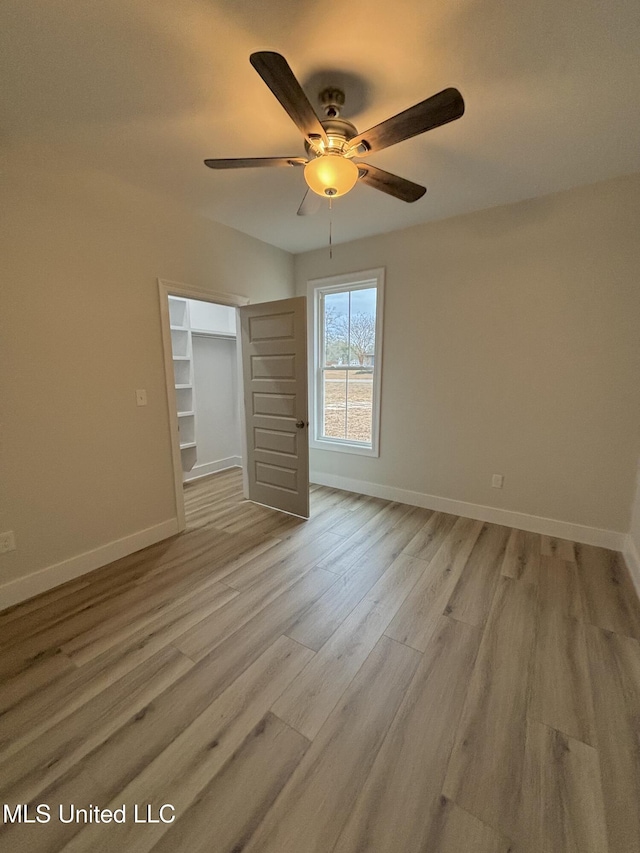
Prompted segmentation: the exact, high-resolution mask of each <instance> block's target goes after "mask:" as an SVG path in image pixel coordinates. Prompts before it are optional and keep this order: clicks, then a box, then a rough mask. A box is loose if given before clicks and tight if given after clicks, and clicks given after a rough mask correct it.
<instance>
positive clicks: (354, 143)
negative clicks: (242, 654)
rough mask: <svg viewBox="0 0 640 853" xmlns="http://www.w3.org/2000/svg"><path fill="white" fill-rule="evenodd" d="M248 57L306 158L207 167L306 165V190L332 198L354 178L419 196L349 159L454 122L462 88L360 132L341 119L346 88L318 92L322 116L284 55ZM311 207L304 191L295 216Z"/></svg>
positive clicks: (215, 162)
mask: <svg viewBox="0 0 640 853" xmlns="http://www.w3.org/2000/svg"><path fill="white" fill-rule="evenodd" d="M250 62H251V64H252V65H253V67H254V68H255V69H256V71H257V72H258V74H259V75H260V77H262V79H263V81H264V82H265V83H266V84H267V86H268V87H269V88H270V89H271V91H272V92H273V94H274V95H275V97H276V98H277V99H278V101H279V102H280V104H281V105H282V106H283V107H284V109H285V111H286V112H287V114H288V115H289V117H290V118H291V120H292V121H293V123H294V124H295V125H296V127H297V128H298V130H300V132H301V133H302V135H303V136H304V138H305V149H306V152H307V156H308V157H309V158H310V159H308V160H305V159H304V158H301V157H254V158H251V157H249V158H242V159H210V160H205V161H204V162H205V164H206V165H207V166H208V167H209V168H210V169H238V168H250V167H264V166H304V178H305V181H306V183H307V185H308V187H309V189H310V190H312V191H313V192H314V193H316V194H317V195H318V196H320V197H322V198H328V199H330V200H331V199H333V198H338V197H339V196H343V195H346V194H347V193H348V192H350V191H351V190H352V189H353V188H354V187H355V185H356V184H357V183H358V181H361V182H362V183H364V184H367V185H368V186H370V187H373V188H374V189H377V190H381V191H382V192H384V193H386V194H387V195H391V196H393V197H394V198H398V199H400V200H401V201H406V202H414V201H417V200H418V199H419V198H422V196H423V195H424V194H425V193H426V191H427V190H426V187H423V186H420V184H415V183H413V182H412V181H408V180H407V179H406V178H401V177H399V176H398V175H393V174H391V173H390V172H385V171H384V170H382V169H378V168H377V167H376V166H371V165H369V164H368V163H355V162H354V160H353V158H358V157H364V156H365V155H366V154H368V153H369V152H372V153H375V152H376V151H381V150H382V149H383V148H388V147H389V146H390V145H395V144H396V143H397V142H402V141H403V140H405V139H410V138H411V137H412V136H417V135H418V134H420V133H425V132H426V131H427V130H432V129H433V128H435V127H440V125H443V124H447V123H448V122H450V121H454V120H455V119H457V118H460V116H462V114H463V113H464V101H463V99H462V95H461V94H460V92H458V90H457V89H451V88H450V89H444V90H443V91H442V92H438V94H436V95H433V96H432V97H431V98H427V99H426V100H425V101H421V102H420V103H418V104H415V105H414V106H413V107H410V108H409V109H407V110H404V111H403V112H401V113H398V114H397V115H395V116H392V117H391V118H389V119H387V120H386V121H383V122H382V123H381V124H377V125H376V126H375V127H372V128H370V129H369V130H367V131H365V132H364V133H358V130H357V128H356V127H355V126H354V125H353V124H351V122H349V121H346V120H345V119H342V118H339V116H340V110H341V108H342V106H343V105H344V101H345V97H344V92H342V91H341V90H340V89H336V88H328V89H324V90H323V91H322V92H321V93H320V96H319V100H320V103H321V105H322V109H323V112H324V114H325V116H326V118H325V119H324V120H322V121H321V120H320V119H319V118H318V116H317V114H316V112H315V110H314V109H313V107H312V106H311V104H310V102H309V100H308V98H307V96H306V95H305V93H304V92H303V90H302V87H301V86H300V84H299V83H298V81H297V79H296V77H295V75H294V73H293V71H292V70H291V68H290V67H289V65H288V63H287V61H286V59H285V58H284V57H283V56H281V55H280V54H279V53H274V52H272V51H259V52H257V53H252V54H251V57H250ZM318 204H319V202H318ZM315 209H316V207H315V205H312V204H310V203H309V202H308V201H307V197H306V196H305V199H303V202H302V204H301V205H300V208H299V210H298V215H300V216H304V215H307V214H308V213H313V212H314V211H315Z"/></svg>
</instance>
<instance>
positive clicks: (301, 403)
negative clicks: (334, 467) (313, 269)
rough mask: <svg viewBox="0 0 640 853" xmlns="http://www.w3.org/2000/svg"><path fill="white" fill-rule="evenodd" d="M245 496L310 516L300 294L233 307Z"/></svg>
mask: <svg viewBox="0 0 640 853" xmlns="http://www.w3.org/2000/svg"><path fill="white" fill-rule="evenodd" d="M238 313H239V315H240V329H241V335H240V337H241V348H242V375H243V386H244V407H245V429H246V441H247V452H246V472H247V481H248V498H249V500H252V501H256V502H257V503H261V504H265V505H267V506H271V507H274V508H275V509H280V510H283V511H284V512H290V513H293V514H294V515H299V516H302V517H304V518H308V517H309V424H308V414H307V336H306V324H307V309H306V299H305V297H304V296H298V297H294V298H292V299H281V300H277V301H276V302H262V303H258V304H256V305H246V306H243V307H242V308H239V309H238Z"/></svg>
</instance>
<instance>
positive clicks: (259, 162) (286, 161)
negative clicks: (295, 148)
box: [204, 157, 307, 169]
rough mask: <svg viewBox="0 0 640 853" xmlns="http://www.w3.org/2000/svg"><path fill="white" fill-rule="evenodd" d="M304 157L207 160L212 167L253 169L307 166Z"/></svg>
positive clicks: (207, 163)
mask: <svg viewBox="0 0 640 853" xmlns="http://www.w3.org/2000/svg"><path fill="white" fill-rule="evenodd" d="M306 163H307V161H306V160H305V159H304V157H240V158H235V159H230V160H229V159H227V160H205V161H204V164H205V166H208V167H209V168H210V169H251V168H254V167H258V168H264V167H265V166H305V165H306Z"/></svg>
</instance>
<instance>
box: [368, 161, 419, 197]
mask: <svg viewBox="0 0 640 853" xmlns="http://www.w3.org/2000/svg"><path fill="white" fill-rule="evenodd" d="M357 166H358V169H359V171H360V180H361V181H362V183H364V184H368V185H369V186H370V187H373V188H374V189H376V190H381V191H382V192H383V193H387V194H388V195H392V196H394V197H395V198H399V199H400V200H401V201H408V202H412V201H418V199H419V198H422V196H423V195H424V194H425V193H426V191H427V188H426V187H421V186H420V184H414V183H413V181H408V180H407V179H406V178H400V177H398V175H392V174H391V172H385V171H384V169H378V168H377V167H376V166H370V165H369V164H368V163H358V164H357ZM363 173H364V174H363Z"/></svg>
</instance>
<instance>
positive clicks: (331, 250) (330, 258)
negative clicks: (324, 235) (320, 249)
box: [329, 199, 333, 261]
mask: <svg viewBox="0 0 640 853" xmlns="http://www.w3.org/2000/svg"><path fill="white" fill-rule="evenodd" d="M331 210H332V205H331V199H329V260H330V261H332V260H333V239H332V235H331Z"/></svg>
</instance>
